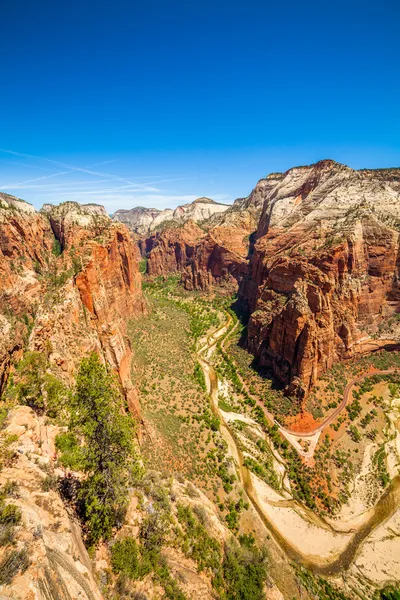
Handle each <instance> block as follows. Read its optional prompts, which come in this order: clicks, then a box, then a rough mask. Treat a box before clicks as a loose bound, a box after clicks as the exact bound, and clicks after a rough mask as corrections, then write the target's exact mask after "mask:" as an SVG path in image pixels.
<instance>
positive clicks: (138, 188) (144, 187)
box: [43, 177, 196, 196]
mask: <svg viewBox="0 0 400 600" xmlns="http://www.w3.org/2000/svg"><path fill="white" fill-rule="evenodd" d="M185 179H196V178H195V177H176V178H174V179H161V180H160V181H148V182H147V183H144V184H137V183H132V184H131V185H122V186H119V187H116V188H110V189H105V190H104V189H103V190H98V189H97V190H83V191H76V190H75V191H73V192H68V191H64V193H62V194H61V195H67V194H68V195H70V196H73V195H74V196H76V195H98V194H106V193H109V192H120V191H121V190H123V191H122V193H130V192H143V191H145V192H161V191H162V190H160V189H159V188H153V187H149V186H151V185H153V184H155V183H156V184H159V183H166V182H169V181H183V180H185ZM52 193H53V192H45V193H44V194H43V195H46V196H49V195H51V194H52Z"/></svg>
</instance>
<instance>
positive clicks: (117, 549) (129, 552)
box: [111, 537, 141, 579]
mask: <svg viewBox="0 0 400 600" xmlns="http://www.w3.org/2000/svg"><path fill="white" fill-rule="evenodd" d="M111 565H112V569H113V571H114V573H122V574H123V575H126V576H127V577H129V578H130V579H137V578H138V577H140V573H141V569H140V564H139V548H138V545H137V543H136V540H134V539H133V538H131V537H127V538H125V539H123V540H121V541H118V542H115V544H113V545H112V547H111Z"/></svg>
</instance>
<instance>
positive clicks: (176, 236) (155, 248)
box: [143, 221, 205, 275]
mask: <svg viewBox="0 0 400 600" xmlns="http://www.w3.org/2000/svg"><path fill="white" fill-rule="evenodd" d="M204 236H205V232H204V231H203V230H202V229H200V227H198V226H197V225H196V224H195V223H194V222H193V221H187V222H186V223H185V224H184V225H183V226H182V227H168V228H166V229H164V230H163V231H161V232H157V233H156V234H155V235H153V236H151V237H150V238H147V239H146V240H145V241H144V243H143V251H144V253H146V255H147V272H148V273H149V275H166V274H167V273H170V272H175V271H183V270H184V269H185V268H186V265H187V264H188V261H189V260H190V259H191V258H192V256H193V252H194V250H195V248H196V246H197V245H198V244H199V242H200V240H202V239H203V238H204Z"/></svg>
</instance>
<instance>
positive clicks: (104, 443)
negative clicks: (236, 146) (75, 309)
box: [69, 353, 137, 545]
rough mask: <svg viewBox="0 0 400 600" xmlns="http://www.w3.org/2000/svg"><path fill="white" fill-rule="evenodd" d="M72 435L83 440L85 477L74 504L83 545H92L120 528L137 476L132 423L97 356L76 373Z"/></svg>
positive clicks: (112, 382)
mask: <svg viewBox="0 0 400 600" xmlns="http://www.w3.org/2000/svg"><path fill="white" fill-rule="evenodd" d="M71 430H72V431H74V432H77V434H78V435H79V436H80V437H81V438H82V439H83V440H84V445H83V446H82V448H81V452H82V470H83V471H84V472H85V473H86V475H87V476H86V478H85V479H84V480H83V482H82V485H81V487H80V490H79V495H78V498H79V501H80V513H81V516H82V518H83V521H84V523H85V528H86V537H87V541H88V543H89V544H90V545H92V544H93V545H94V544H96V543H97V542H98V541H99V540H101V539H108V538H109V537H110V536H111V533H112V530H113V528H114V527H118V526H120V525H121V524H122V521H123V517H124V514H125V510H126V506H127V501H128V491H127V488H126V483H127V476H128V471H129V470H130V469H136V470H137V462H136V460H135V458H134V454H135V452H134V446H133V438H134V424H133V421H132V419H131V416H130V415H126V414H122V399H121V395H120V392H119V390H118V386H117V383H116V381H115V378H114V377H113V375H112V374H111V373H110V372H109V370H108V369H107V367H105V366H104V365H103V364H102V363H101V362H100V359H99V357H98V355H97V354H96V353H92V354H91V355H90V356H89V357H88V358H84V359H83V360H82V362H81V365H80V368H79V371H78V375H77V378H76V391H75V394H74V395H73V397H72V398H71ZM69 441H71V439H70V440H69Z"/></svg>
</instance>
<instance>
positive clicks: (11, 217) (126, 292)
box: [0, 199, 144, 414]
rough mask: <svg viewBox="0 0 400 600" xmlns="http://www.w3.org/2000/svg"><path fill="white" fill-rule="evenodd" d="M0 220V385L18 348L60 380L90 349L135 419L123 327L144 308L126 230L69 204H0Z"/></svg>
mask: <svg viewBox="0 0 400 600" xmlns="http://www.w3.org/2000/svg"><path fill="white" fill-rule="evenodd" d="M6 202H7V204H6ZM0 217H1V222H0V227H1V230H0V232H1V237H0V244H1V245H0V249H1V252H2V258H3V260H2V261H1V266H0V269H1V274H2V279H1V282H0V294H1V296H0V298H1V304H0V309H1V317H0V326H1V327H2V331H3V338H2V342H1V348H0V350H1V362H0V364H2V371H1V373H0V381H1V382H2V383H3V386H4V383H5V381H6V378H7V372H8V369H9V366H10V363H11V360H12V357H13V355H14V358H15V356H16V353H17V352H20V351H21V349H22V347H23V346H24V345H26V344H28V347H29V349H30V350H33V351H39V352H43V353H45V355H46V356H47V357H48V360H49V368H50V369H51V370H52V371H54V372H55V374H56V375H57V376H59V377H61V378H62V379H63V380H65V381H67V382H68V383H72V381H73V378H74V373H75V371H76V368H77V366H78V364H79V362H80V360H81V359H82V357H83V356H84V355H86V354H87V353H88V352H90V351H93V350H96V351H98V352H99V353H100V354H101V356H103V358H104V360H105V361H106V362H108V363H109V364H110V365H111V367H112V368H113V369H114V370H115V371H116V372H117V373H118V375H119V377H120V381H121V386H122V388H123V391H124V393H125V395H126V398H127V402H128V404H129V407H130V409H131V410H132V412H134V413H135V414H138V412H139V406H138V402H137V397H136V392H135V389H134V388H133V386H132V383H131V378H130V363H131V350H130V345H129V343H128V342H127V338H126V327H127V323H128V321H129V319H131V318H134V317H136V316H138V315H140V314H141V313H142V312H143V308H144V307H143V301H142V295H141V277H140V274H139V269H138V262H137V256H136V250H135V247H134V245H133V244H132V242H131V239H130V234H129V232H128V230H127V229H126V227H125V226H124V225H122V224H118V223H113V222H112V221H111V219H110V218H109V217H108V216H107V214H106V213H105V211H104V209H103V208H102V207H98V206H97V205H86V206H85V205H79V204H77V203H72V202H69V203H66V204H63V205H60V206H57V207H51V206H49V205H48V206H46V207H45V209H44V211H42V212H41V213H37V212H36V211H35V210H34V208H33V207H31V206H30V205H28V204H26V203H24V202H22V201H19V200H17V199H11V200H10V199H5V200H4V199H2V205H1V206H0ZM0 391H1V390H0Z"/></svg>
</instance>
